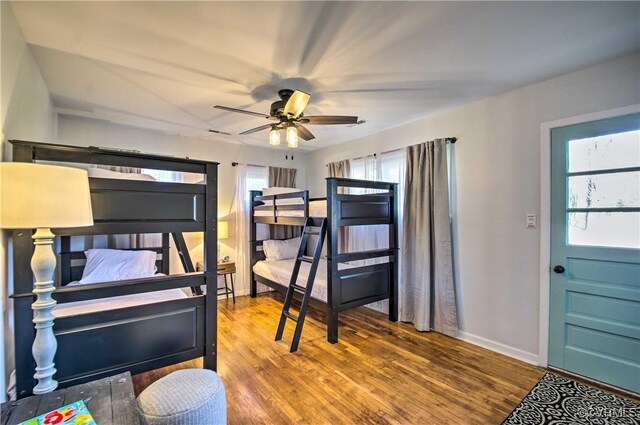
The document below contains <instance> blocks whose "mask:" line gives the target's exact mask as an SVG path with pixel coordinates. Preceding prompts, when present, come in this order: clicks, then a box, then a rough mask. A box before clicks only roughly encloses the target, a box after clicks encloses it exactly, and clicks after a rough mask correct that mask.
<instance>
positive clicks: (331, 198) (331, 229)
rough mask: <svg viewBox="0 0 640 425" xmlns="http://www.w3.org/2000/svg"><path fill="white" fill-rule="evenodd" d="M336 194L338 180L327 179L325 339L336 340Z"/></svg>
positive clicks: (337, 300) (332, 341)
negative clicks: (334, 259)
mask: <svg viewBox="0 0 640 425" xmlns="http://www.w3.org/2000/svg"><path fill="white" fill-rule="evenodd" d="M337 194H338V181H337V180H336V179H333V178H328V179H327V229H328V235H327V236H328V238H327V239H328V240H327V257H328V261H327V341H329V342H330V343H332V344H335V343H336V342H338V302H339V299H340V298H339V297H340V291H339V289H340V288H339V285H340V279H339V277H338V263H337V262H336V261H333V260H332V259H333V258H334V256H336V255H337V254H338V229H339V228H338V226H337V223H338V219H339V216H338V211H337V210H336V209H335V208H334V207H333V206H334V204H336V201H337V199H336V198H335V197H336V196H337Z"/></svg>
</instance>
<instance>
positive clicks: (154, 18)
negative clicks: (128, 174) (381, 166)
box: [12, 2, 640, 149]
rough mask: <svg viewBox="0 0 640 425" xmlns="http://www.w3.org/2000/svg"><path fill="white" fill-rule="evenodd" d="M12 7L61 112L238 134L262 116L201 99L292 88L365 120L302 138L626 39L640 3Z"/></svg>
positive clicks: (557, 65) (583, 57)
mask: <svg viewBox="0 0 640 425" xmlns="http://www.w3.org/2000/svg"><path fill="white" fill-rule="evenodd" d="M12 5H13V9H14V12H15V15H16V18H17V20H18V23H19V25H20V27H21V28H22V31H23V33H24V36H25V38H26V40H27V42H28V43H30V44H31V46H32V49H33V52H34V55H35V57H36V61H37V63H38V65H39V67H40V70H41V72H42V75H43V77H44V79H45V81H46V83H47V85H48V87H49V89H50V91H51V94H52V96H53V100H54V103H55V105H56V107H57V108H58V110H59V112H60V113H63V114H71V115H77V116H83V117H91V118H98V119H106V120H110V121H113V122H117V123H122V124H126V125H134V126H140V127H145V128H153V129H159V130H164V131H170V132H176V133H180V134H184V135H189V136H196V137H205V138H211V139H214V140H225V141H241V142H243V143H249V144H257V145H260V146H266V141H267V135H268V134H267V133H266V132H263V133H257V134H253V135H249V136H237V134H238V133H239V132H241V131H244V130H247V129H250V128H253V127H256V126H258V125H262V124H266V123H267V120H264V119H262V118H259V117H251V116H248V115H241V114H233V113H229V112H225V111H220V110H214V109H212V106H213V105H216V104H219V105H226V106H231V107H236V108H244V109H250V110H253V111H257V112H264V113H267V112H268V111H269V106H270V104H271V102H273V101H275V100H277V93H276V92H277V90H278V89H281V88H291V89H301V90H304V91H306V92H308V93H310V94H311V102H310V103H309V106H308V107H307V109H306V110H305V113H306V114H307V115H319V114H329V115H358V116H359V118H360V119H363V120H366V123H365V124H362V125H359V126H313V127H312V126H309V129H310V130H311V131H313V133H314V134H315V135H316V140H314V141H310V142H303V145H304V146H305V147H307V148H311V149H316V148H320V147H325V146H328V145H331V144H337V143H343V142H346V141H348V140H352V139H355V138H358V137H362V136H365V135H367V134H371V133H375V132H378V131H381V130H384V129H387V128H390V127H395V126H398V125H401V124H403V123H406V122H409V121H413V120H416V119H419V118H421V117H423V116H425V115H428V114H431V113H433V112H435V111H438V110H442V109H446V108H451V107H454V106H457V105H460V104H464V103H468V102H470V101H472V100H476V99H480V98H483V97H487V96H491V95H494V94H497V93H500V92H504V91H506V90H509V89H512V88H515V87H520V86H524V85H527V84H530V83H533V82H536V81H541V80H544V79H547V78H550V77H553V76H555V75H559V74H563V73H566V72H569V71H572V70H575V69H580V68H583V67H586V66H589V65H592V64H596V63H599V62H603V61H606V60H609V59H613V58H615V57H619V56H622V55H625V54H630V53H633V52H636V51H638V50H640V25H639V22H640V21H639V19H640V3H639V2H626V3H618V2H566V3H559V2H540V3H534V2H496V3H493V2H492V3H483V2H464V3H462V2H460V3H458V2H175V3H174V2H16V3H13V4H12ZM210 128H213V129H217V130H221V131H227V132H230V133H233V134H235V135H234V136H220V135H214V134H211V133H208V132H207V130H208V129H210ZM443 136H448V135H443Z"/></svg>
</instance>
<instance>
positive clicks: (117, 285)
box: [11, 272, 205, 304]
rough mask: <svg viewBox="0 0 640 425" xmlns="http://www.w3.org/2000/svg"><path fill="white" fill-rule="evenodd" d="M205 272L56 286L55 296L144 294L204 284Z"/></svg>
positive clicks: (67, 300)
mask: <svg viewBox="0 0 640 425" xmlns="http://www.w3.org/2000/svg"><path fill="white" fill-rule="evenodd" d="M204 284H205V281H204V273H203V272H195V273H186V274H182V275H174V276H155V277H147V278H144V279H129V280H119V281H117V282H104V283H91V284H84V285H74V286H65V287H62V288H56V291H55V293H54V295H53V298H55V300H56V301H57V302H58V304H64V303H70V302H76V301H86V300H96V299H104V298H111V297H119V296H122V295H133V294H144V293H147V292H155V291H162V290H166V289H176V288H188V287H193V286H201V285H204ZM24 297H35V294H33V293H32V292H22V293H17V294H13V295H11V298H24Z"/></svg>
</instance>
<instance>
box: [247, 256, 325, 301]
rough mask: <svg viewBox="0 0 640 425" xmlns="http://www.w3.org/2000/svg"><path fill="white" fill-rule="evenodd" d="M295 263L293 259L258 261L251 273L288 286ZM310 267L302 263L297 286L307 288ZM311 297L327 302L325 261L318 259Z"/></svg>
mask: <svg viewBox="0 0 640 425" xmlns="http://www.w3.org/2000/svg"><path fill="white" fill-rule="evenodd" d="M295 261H296V260H295V259H294V258H292V259H290V260H279V261H274V260H271V261H266V260H265V261H258V262H257V263H256V264H255V265H254V266H253V272H254V273H255V274H257V275H259V276H262V277H264V278H266V279H269V280H272V281H274V282H277V283H279V284H281V285H284V286H289V280H290V279H291V272H292V271H293V263H295ZM310 267H311V264H309V263H302V264H301V265H300V273H298V282H297V284H298V285H300V286H307V278H308V277H309V269H310ZM311 296H312V297H313V298H316V299H318V300H321V301H323V302H327V260H323V259H320V264H318V271H317V272H316V280H315V282H314V283H313V290H312V291H311Z"/></svg>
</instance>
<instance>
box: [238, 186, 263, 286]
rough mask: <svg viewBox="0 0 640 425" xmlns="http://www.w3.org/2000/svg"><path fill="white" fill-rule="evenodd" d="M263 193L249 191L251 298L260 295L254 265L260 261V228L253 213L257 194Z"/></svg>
mask: <svg viewBox="0 0 640 425" xmlns="http://www.w3.org/2000/svg"><path fill="white" fill-rule="evenodd" d="M261 195H262V191H261V190H251V191H249V198H250V199H251V209H250V210H249V250H250V252H251V253H250V255H249V257H250V258H249V276H250V280H251V281H250V282H249V285H250V286H249V295H250V296H251V298H255V297H256V296H257V295H258V284H257V282H256V276H255V274H254V273H253V266H254V265H255V264H256V263H257V262H258V258H257V255H256V250H257V249H258V245H257V239H258V230H257V224H256V222H255V221H254V220H253V215H254V214H255V210H254V207H255V201H254V199H255V198H256V196H261ZM240 243H242V241H240Z"/></svg>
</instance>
